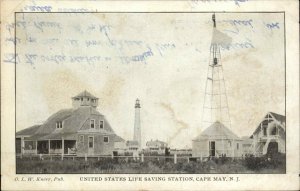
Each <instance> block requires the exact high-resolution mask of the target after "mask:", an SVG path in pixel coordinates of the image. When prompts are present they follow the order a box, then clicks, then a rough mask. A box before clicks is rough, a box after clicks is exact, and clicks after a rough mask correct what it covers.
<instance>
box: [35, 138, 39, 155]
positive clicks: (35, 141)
mask: <svg viewBox="0 0 300 191" xmlns="http://www.w3.org/2000/svg"><path fill="white" fill-rule="evenodd" d="M37 144H38V142H37V140H36V141H35V154H36V155H37Z"/></svg>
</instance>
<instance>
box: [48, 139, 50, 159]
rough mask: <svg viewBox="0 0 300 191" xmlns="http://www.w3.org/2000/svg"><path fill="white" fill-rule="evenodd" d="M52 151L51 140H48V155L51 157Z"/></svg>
mask: <svg viewBox="0 0 300 191" xmlns="http://www.w3.org/2000/svg"><path fill="white" fill-rule="evenodd" d="M50 149H51V145H50V139H49V140H48V154H49V155H50Z"/></svg>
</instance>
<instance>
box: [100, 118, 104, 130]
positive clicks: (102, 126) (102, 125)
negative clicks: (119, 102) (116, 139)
mask: <svg viewBox="0 0 300 191" xmlns="http://www.w3.org/2000/svg"><path fill="white" fill-rule="evenodd" d="M103 128H104V121H103V120H100V129H103Z"/></svg>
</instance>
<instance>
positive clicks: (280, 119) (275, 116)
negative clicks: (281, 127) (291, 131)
mask: <svg viewBox="0 0 300 191" xmlns="http://www.w3.org/2000/svg"><path fill="white" fill-rule="evenodd" d="M270 114H271V115H272V116H273V117H274V118H275V119H276V120H278V121H280V122H281V123H285V116H284V115H280V114H278V113H273V112H270Z"/></svg>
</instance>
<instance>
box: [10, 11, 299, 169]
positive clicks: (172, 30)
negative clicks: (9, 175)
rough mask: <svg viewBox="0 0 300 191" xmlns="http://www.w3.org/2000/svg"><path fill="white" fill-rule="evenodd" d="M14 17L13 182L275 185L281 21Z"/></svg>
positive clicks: (281, 133)
mask: <svg viewBox="0 0 300 191" xmlns="http://www.w3.org/2000/svg"><path fill="white" fill-rule="evenodd" d="M15 17H16V18H15V19H16V22H15V51H16V54H15V58H14V59H13V61H12V60H11V59H6V61H5V62H16V65H15V66H16V67H15V92H16V94H15V95H16V100H15V158H16V161H15V162H16V174H285V173H286V59H285V58H286V49H285V38H286V34H285V19H284V13H283V12H272V13H270V12H269V13H266V12H97V13H96V12H94V13H92V12H85V13H66V12H53V13H32V12H31V13H30V12H28V13H27V12H18V13H16V14H15ZM11 30H13V28H11ZM289 128H294V127H289ZM287 131H289V129H287Z"/></svg>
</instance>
